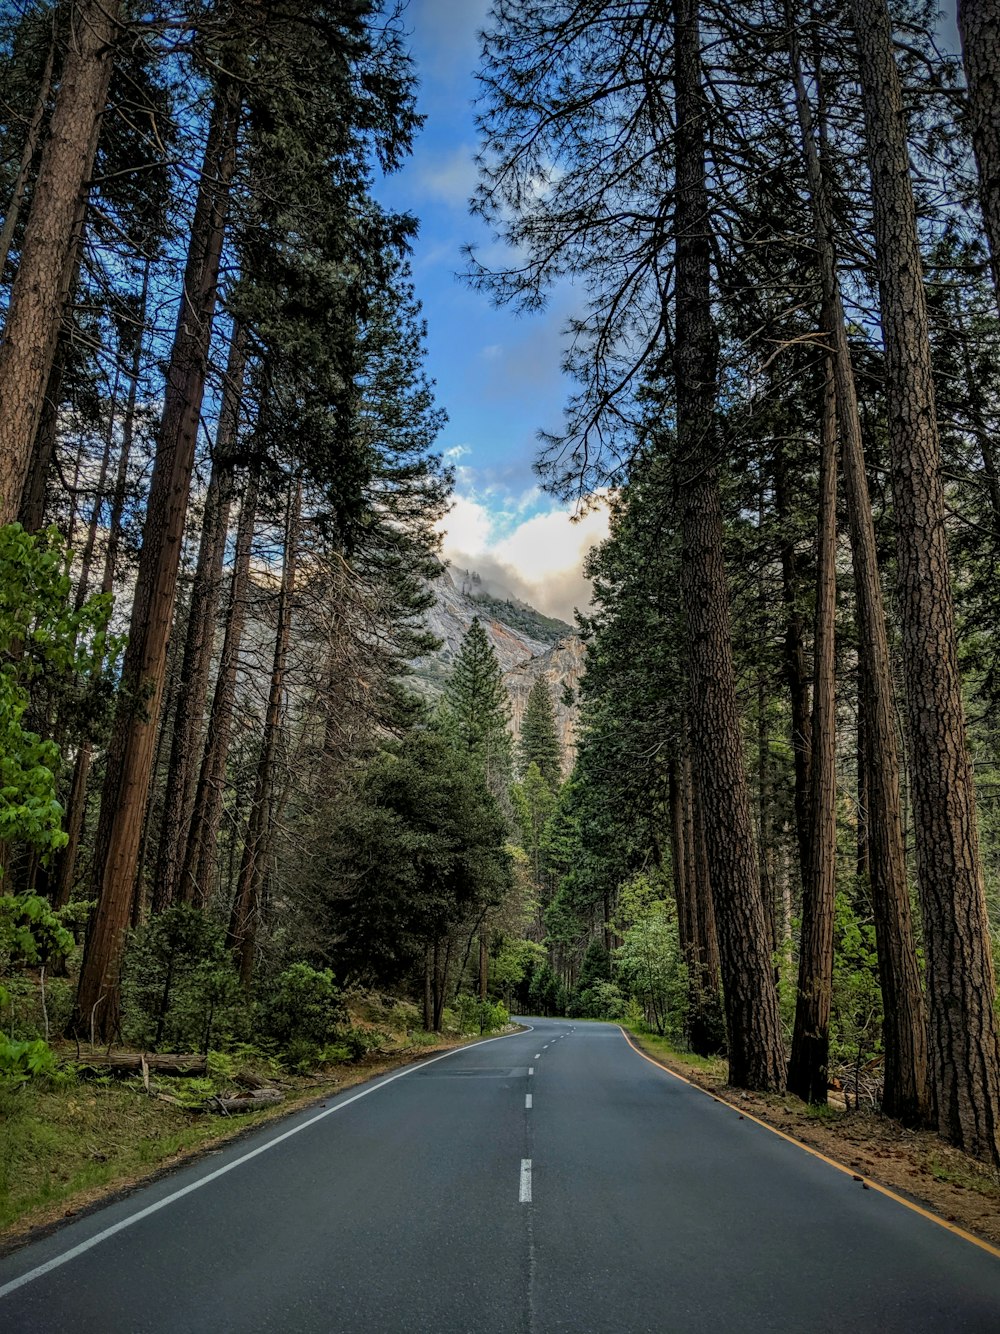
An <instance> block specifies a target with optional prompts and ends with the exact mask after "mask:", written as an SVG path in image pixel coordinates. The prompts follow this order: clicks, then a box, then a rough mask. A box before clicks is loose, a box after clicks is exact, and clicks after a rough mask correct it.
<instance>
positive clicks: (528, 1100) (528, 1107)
mask: <svg viewBox="0 0 1000 1334" xmlns="http://www.w3.org/2000/svg"><path fill="white" fill-rule="evenodd" d="M524 1110H525V1111H526V1112H530V1111H531V1094H530V1093H526V1094H525V1095H524Z"/></svg>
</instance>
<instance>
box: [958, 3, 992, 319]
mask: <svg viewBox="0 0 1000 1334" xmlns="http://www.w3.org/2000/svg"><path fill="white" fill-rule="evenodd" d="M958 31H959V35H960V37H961V39H962V61H963V63H964V65H965V81H966V83H967V85H968V88H969V127H970V129H971V131H972V148H973V152H974V153H975V155H976V166H977V168H978V170H979V202H980V206H981V208H982V210H983V223H984V225H985V229H986V239H987V243H988V245H989V252H990V265H991V267H992V270H993V286H994V289H995V291H996V296H997V301H998V303H1000V13H998V11H997V6H996V0H958Z"/></svg>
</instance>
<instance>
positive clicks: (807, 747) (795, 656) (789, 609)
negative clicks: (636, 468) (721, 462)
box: [774, 444, 812, 884]
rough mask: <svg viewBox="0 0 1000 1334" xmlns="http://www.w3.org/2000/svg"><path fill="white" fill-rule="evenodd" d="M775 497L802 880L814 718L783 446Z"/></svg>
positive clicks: (806, 851) (778, 455) (777, 450)
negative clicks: (778, 526)
mask: <svg viewBox="0 0 1000 1334" xmlns="http://www.w3.org/2000/svg"><path fill="white" fill-rule="evenodd" d="M774 498H775V508H776V510H777V515H778V520H779V523H780V524H781V527H782V536H781V601H782V605H783V607H784V612H785V637H784V643H783V645H782V648H783V653H782V659H783V661H782V667H783V670H784V676H785V682H786V684H787V686H788V697H789V701H790V703H791V706H792V755H793V757H794V772H795V835H796V845H797V847H798V852H799V883H800V884H801V883H802V880H803V879H804V877H805V874H806V867H807V866H808V864H809V856H810V852H809V840H810V837H811V825H810V819H809V767H810V764H811V762H812V721H811V719H810V715H809V669H808V666H807V664H806V649H805V619H804V617H803V615H802V612H801V611H800V610H799V598H800V592H801V590H800V587H799V585H800V578H799V572H798V561H797V560H796V556H795V546H794V544H793V542H792V540H791V538H790V537H789V536H788V528H789V523H790V514H791V506H790V505H789V503H788V481H787V466H786V459H785V451H784V447H783V446H782V445H781V444H778V446H777V447H776V448H775V451H774Z"/></svg>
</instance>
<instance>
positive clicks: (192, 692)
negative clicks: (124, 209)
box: [153, 323, 246, 912]
mask: <svg viewBox="0 0 1000 1334" xmlns="http://www.w3.org/2000/svg"><path fill="white" fill-rule="evenodd" d="M245 369H246V336H245V333H244V331H243V328H242V326H241V325H240V324H239V323H237V324H236V326H235V327H234V329H233V335H232V340H231V343H230V350H229V363H228V366H227V368H226V381H225V387H224V389H223V394H222V404H221V407H220V411H219V428H218V434H217V438H216V442H215V450H214V454H213V458H212V470H211V475H210V478H209V484H208V493H207V495H206V498H205V512H204V515H203V517H202V529H201V542H200V544H199V548H198V564H197V567H196V569H195V576H194V585H193V587H192V590H191V609H190V612H189V614H188V622H187V633H186V636H185V642H184V657H183V660H182V662H181V669H180V679H179V682H178V689H177V702H176V706H175V712H174V727H173V735H172V737H171V744H170V764H169V767H168V770H167V782H166V788H165V792H164V799H163V802H164V804H163V824H162V828H161V831H160V847H159V854H158V856H157V862H156V876H155V879H154V885H153V910H154V912H159V911H161V910H162V909H163V908H165V907H167V906H169V905H170V904H171V903H173V902H174V900H175V899H176V898H177V897H178V895H179V893H180V886H181V876H182V871H183V866H184V854H185V849H186V848H187V842H188V834H189V832H190V828H191V815H192V811H193V808H194V796H195V784H196V781H197V776H198V775H197V771H196V761H197V756H198V754H199V753H200V747H201V742H202V736H203V733H204V714H205V696H206V693H207V690H208V676H209V670H210V668H211V660H212V647H213V642H214V637H215V636H214V631H215V618H216V614H217V612H218V609H219V596H220V593H221V590H222V565H223V559H224V557H225V551H226V537H227V534H228V532H229V511H230V507H231V504H232V497H233V471H234V449H235V446H236V439H237V433H238V429H239V409H240V400H241V398H242V394H243V375H244V371H245Z"/></svg>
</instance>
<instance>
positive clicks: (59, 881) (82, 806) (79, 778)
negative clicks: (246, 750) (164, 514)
mask: <svg viewBox="0 0 1000 1334" xmlns="http://www.w3.org/2000/svg"><path fill="white" fill-rule="evenodd" d="M149 268H150V266H149V262H148V260H147V262H146V265H145V268H144V272H143V281H142V294H141V297H140V300H139V314H138V318H137V322H138V325H139V328H140V329H143V328H145V324H146V303H147V299H148V296H149ZM141 367H142V337H141V335H140V336H138V337H136V340H135V347H134V349H133V352H132V365H131V367H130V369H129V387H128V396H127V398H126V401H125V412H124V415H123V417H122V446H121V452H120V453H119V455H118V468H117V472H116V475H115V489H114V493H113V496H112V501H111V516H110V518H109V520H108V540H107V546H106V548H105V552H104V573H103V576H102V578H101V592H102V593H105V594H107V593H110V592H112V590H113V589H114V583H115V572H116V570H117V567H118V548H119V544H120V542H121V524H122V515H123V514H124V512H125V493H126V490H127V484H128V469H129V462H130V460H131V457H132V442H133V439H134V435H135V405H136V398H137V395H138V387H139V372H140V370H141ZM39 434H41V428H40V431H39ZM42 504H43V505H44V488H43V492H42ZM41 517H42V516H41V510H39V514H38V523H36V525H35V527H36V528H37V527H38V526H39V524H40V523H41ZM21 521H22V523H23V522H24V517H23V516H22V520H21ZM25 526H27V524H26V525H25ZM92 759H93V745H92V744H91V742H90V741H84V742H83V743H82V744H81V745H80V748H79V750H78V751H77V754H76V760H75V761H74V764H73V778H72V782H71V783H70V790H69V797H68V799H67V803H66V827H65V832H66V835H67V837H68V842H67V843H66V846H65V847H64V848H63V849H62V850H61V851H60V853H59V854H58V861H57V863H56V873H55V876H54V879H55V886H56V888H55V895H54V902H55V904H56V906H57V907H64V906H65V905H66V904H67V903H69V900H70V896H71V895H72V892H73V886H74V883H75V880H76V860H77V857H78V856H79V852H80V839H81V837H82V835H83V821H84V816H85V814H86V806H87V790H88V788H89V785H90V765H91V761H92Z"/></svg>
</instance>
